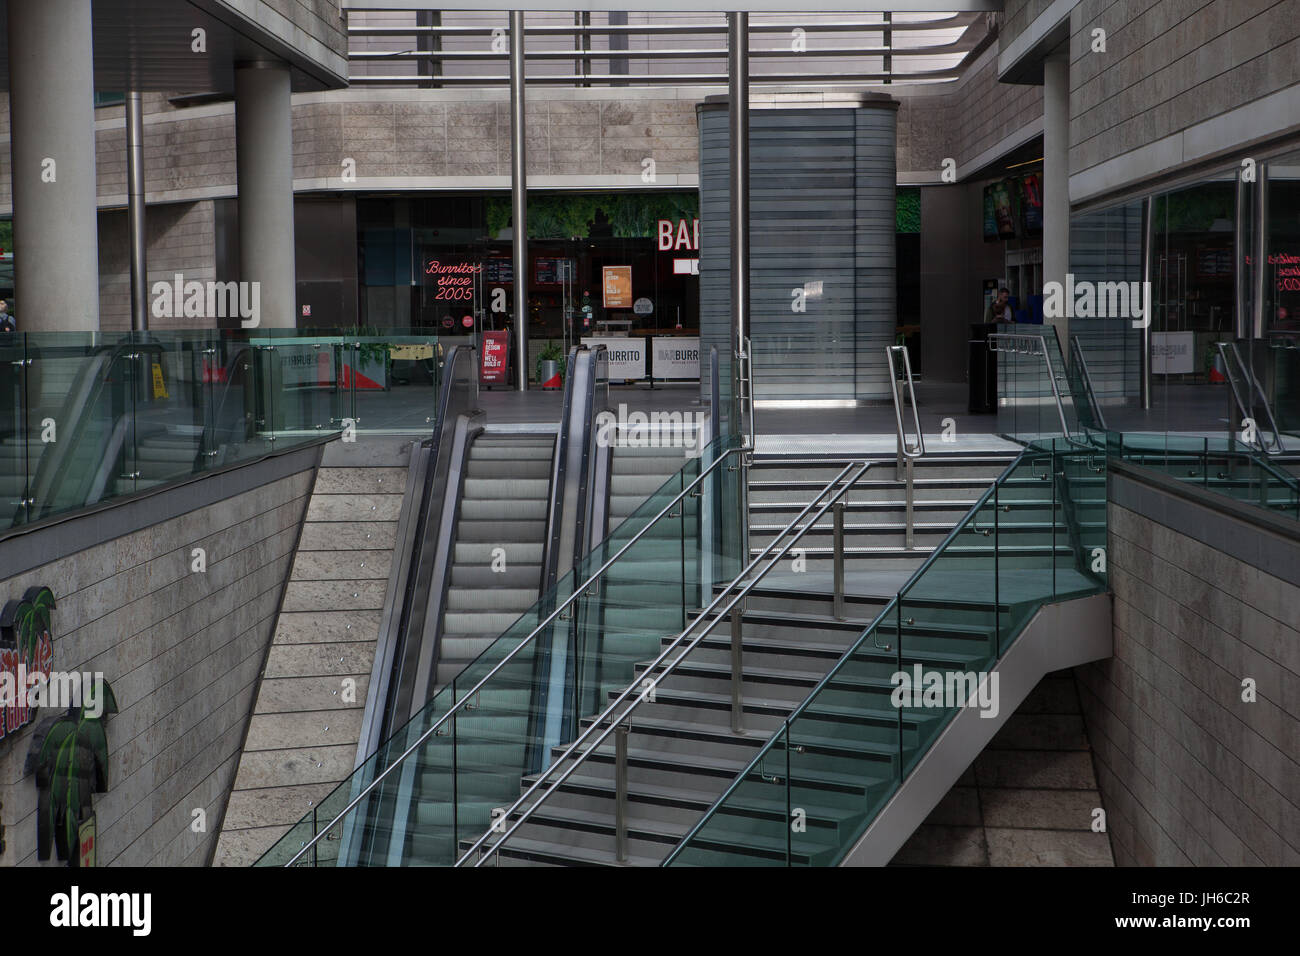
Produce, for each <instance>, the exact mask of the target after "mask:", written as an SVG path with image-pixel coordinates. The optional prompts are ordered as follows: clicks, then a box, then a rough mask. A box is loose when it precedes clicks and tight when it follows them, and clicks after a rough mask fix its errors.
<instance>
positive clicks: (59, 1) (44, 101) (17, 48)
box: [9, 0, 99, 332]
mask: <svg viewBox="0 0 1300 956" xmlns="http://www.w3.org/2000/svg"><path fill="white" fill-rule="evenodd" d="M90 2H91V0H41V2H40V3H10V4H9V108H10V114H11V123H12V132H11V135H10V155H11V157H12V161H13V204H14V247H15V248H14V295H15V303H14V314H15V315H16V316H17V317H18V328H19V331H23V332H52V331H68V332H72V331H81V332H98V331H99V234H98V221H97V215H96V207H95V104H94V53H93V44H92V42H91V16H90Z"/></svg>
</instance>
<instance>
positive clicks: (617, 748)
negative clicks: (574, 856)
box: [614, 724, 632, 863]
mask: <svg viewBox="0 0 1300 956" xmlns="http://www.w3.org/2000/svg"><path fill="white" fill-rule="evenodd" d="M631 729H632V728H631V727H629V726H628V725H627V724H620V725H619V728H618V730H617V731H616V732H615V733H614V858H615V859H616V860H617V861H618V862H619V863H626V862H627V736H628V733H629V732H630V731H631Z"/></svg>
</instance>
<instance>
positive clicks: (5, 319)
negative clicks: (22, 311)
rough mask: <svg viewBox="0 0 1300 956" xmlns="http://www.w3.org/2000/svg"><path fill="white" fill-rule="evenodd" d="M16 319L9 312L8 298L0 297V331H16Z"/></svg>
mask: <svg viewBox="0 0 1300 956" xmlns="http://www.w3.org/2000/svg"><path fill="white" fill-rule="evenodd" d="M17 331H18V320H17V319H15V318H14V317H13V315H12V314H11V313H10V312H9V300H8V299H0V332H17Z"/></svg>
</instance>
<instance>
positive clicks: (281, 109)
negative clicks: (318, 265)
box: [235, 63, 298, 328]
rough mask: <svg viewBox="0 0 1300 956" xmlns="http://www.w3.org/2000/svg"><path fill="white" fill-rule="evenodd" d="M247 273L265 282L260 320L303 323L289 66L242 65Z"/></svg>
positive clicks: (265, 324)
mask: <svg viewBox="0 0 1300 956" xmlns="http://www.w3.org/2000/svg"><path fill="white" fill-rule="evenodd" d="M235 137H236V141H237V142H236V146H237V152H236V167H237V169H238V174H239V278H240V281H242V282H258V283H260V284H261V292H260V316H259V326H260V327H262V328H293V327H295V326H296V325H297V324H298V316H297V308H298V303H297V287H296V285H295V278H296V273H295V271H294V245H293V119H292V116H291V114H290V98H289V67H288V66H287V65H285V64H282V63H248V64H241V65H240V66H239V67H238V68H236V70H235Z"/></svg>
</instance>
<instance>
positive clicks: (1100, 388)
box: [1070, 200, 1142, 405]
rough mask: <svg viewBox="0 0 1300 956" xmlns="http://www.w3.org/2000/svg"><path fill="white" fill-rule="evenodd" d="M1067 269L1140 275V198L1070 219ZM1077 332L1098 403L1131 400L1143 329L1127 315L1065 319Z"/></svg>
mask: <svg viewBox="0 0 1300 956" xmlns="http://www.w3.org/2000/svg"><path fill="white" fill-rule="evenodd" d="M1070 271H1071V272H1072V273H1074V281H1075V282H1096V283H1101V282H1141V281H1142V202H1141V200H1137V201H1134V202H1131V203H1127V204H1125V205H1120V206H1112V207H1111V208H1109V209H1102V210H1099V211H1097V212H1091V213H1087V214H1086V215H1082V216H1076V217H1074V218H1073V219H1072V220H1071V222H1070ZM1070 335H1071V336H1075V335H1077V336H1078V337H1079V344H1080V345H1081V346H1082V347H1083V355H1084V359H1085V360H1086V361H1087V363H1088V371H1089V372H1090V373H1091V375H1092V387H1093V391H1094V392H1095V394H1096V396H1097V400H1098V401H1100V402H1101V403H1102V404H1103V405H1122V404H1124V403H1125V402H1126V401H1133V400H1136V399H1137V397H1138V389H1139V376H1140V375H1141V362H1142V333H1141V331H1140V330H1138V329H1135V328H1133V323H1132V321H1131V320H1130V319H1109V318H1108V319H1085V318H1074V319H1072V320H1071V321H1070Z"/></svg>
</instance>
